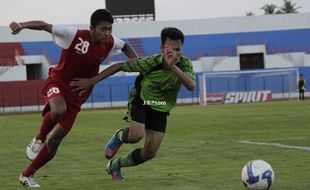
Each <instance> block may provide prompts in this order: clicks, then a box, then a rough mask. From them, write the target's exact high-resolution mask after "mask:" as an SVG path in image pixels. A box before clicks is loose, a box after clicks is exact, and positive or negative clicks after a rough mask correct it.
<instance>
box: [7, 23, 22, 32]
mask: <svg viewBox="0 0 310 190" xmlns="http://www.w3.org/2000/svg"><path fill="white" fill-rule="evenodd" d="M9 27H10V28H11V30H12V32H11V34H14V35H15V34H18V33H19V32H20V31H21V30H22V29H23V27H22V25H21V24H20V23H17V22H11V24H10V25H9Z"/></svg>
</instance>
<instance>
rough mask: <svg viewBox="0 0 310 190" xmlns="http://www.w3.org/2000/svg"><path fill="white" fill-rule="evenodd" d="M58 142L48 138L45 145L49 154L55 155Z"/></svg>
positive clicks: (58, 140)
mask: <svg viewBox="0 0 310 190" xmlns="http://www.w3.org/2000/svg"><path fill="white" fill-rule="evenodd" d="M60 142H61V140H60V139H52V138H50V139H48V140H47V142H46V144H47V148H48V150H49V153H50V154H56V152H57V149H58V146H59V144H60Z"/></svg>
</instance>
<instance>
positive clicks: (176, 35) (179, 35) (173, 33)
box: [160, 27, 184, 45]
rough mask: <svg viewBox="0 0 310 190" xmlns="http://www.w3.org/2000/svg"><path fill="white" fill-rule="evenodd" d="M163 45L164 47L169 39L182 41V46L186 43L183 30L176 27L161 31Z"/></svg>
mask: <svg viewBox="0 0 310 190" xmlns="http://www.w3.org/2000/svg"><path fill="white" fill-rule="evenodd" d="M160 36H161V45H164V44H165V42H166V41H167V39H168V38H169V39H171V40H181V42H182V44H183V43H184V34H183V32H181V30H179V29H177V28H174V27H167V28H164V29H163V30H162V31H161V34H160Z"/></svg>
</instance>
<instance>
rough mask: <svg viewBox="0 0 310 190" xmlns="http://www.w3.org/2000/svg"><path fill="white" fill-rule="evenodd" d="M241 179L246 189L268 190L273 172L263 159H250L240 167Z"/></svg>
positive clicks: (271, 182)
mask: <svg viewBox="0 0 310 190" xmlns="http://www.w3.org/2000/svg"><path fill="white" fill-rule="evenodd" d="M241 180H242V182H243V184H244V186H245V188H247V189H248V190H268V189H269V188H270V187H271V186H272V184H273V181H274V172H273V169H272V167H271V165H270V164H268V163H267V162H266V161H264V160H252V161H250V162H248V163H247V164H246V165H245V166H244V167H243V169H242V172H241Z"/></svg>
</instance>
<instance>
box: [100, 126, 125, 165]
mask: <svg viewBox="0 0 310 190" xmlns="http://www.w3.org/2000/svg"><path fill="white" fill-rule="evenodd" d="M121 131H123V129H119V130H117V131H116V132H115V133H114V135H113V136H112V137H111V138H110V140H109V141H108V143H107V145H106V146H105V152H104V155H105V157H106V158H107V159H111V158H113V156H114V155H115V154H116V153H117V151H118V149H119V148H120V147H121V145H122V144H123V142H122V141H121V140H120V139H118V138H117V135H118V133H119V132H121Z"/></svg>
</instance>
